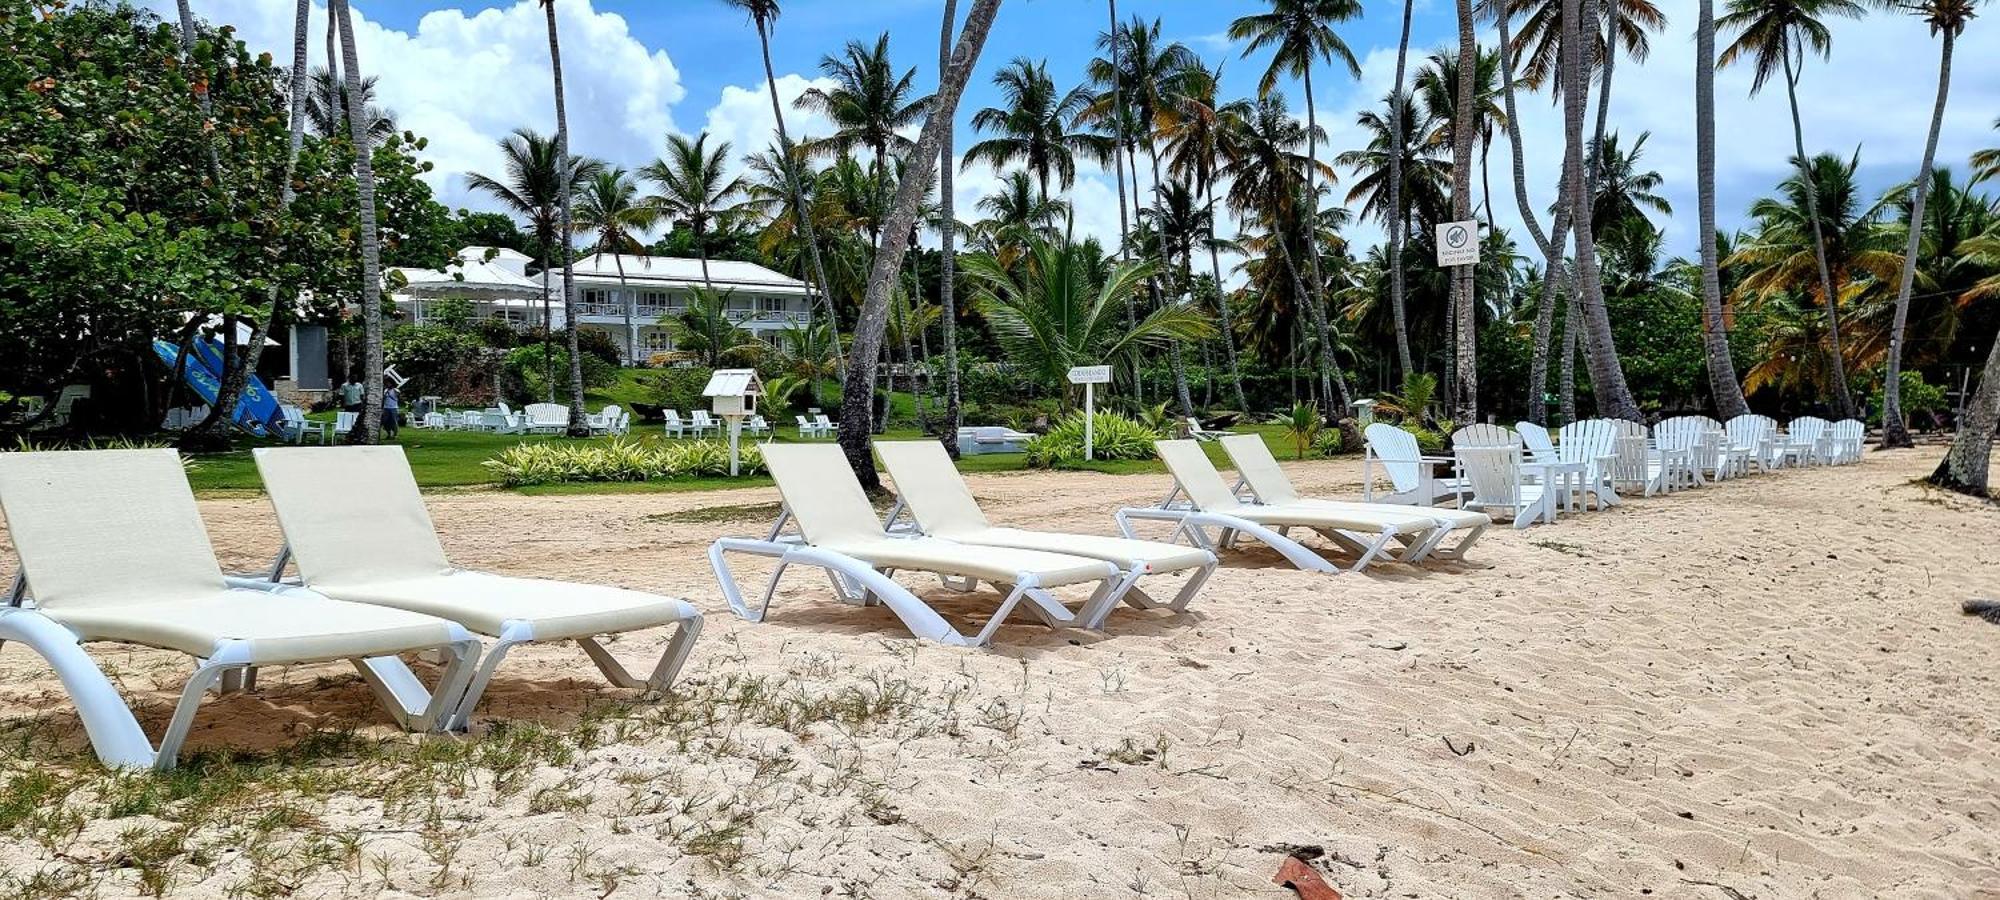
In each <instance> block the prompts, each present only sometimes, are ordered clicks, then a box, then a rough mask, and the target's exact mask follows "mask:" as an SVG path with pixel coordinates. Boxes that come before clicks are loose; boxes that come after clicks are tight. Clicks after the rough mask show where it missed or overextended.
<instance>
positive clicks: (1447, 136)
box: [1416, 7, 1507, 226]
mask: <svg viewBox="0 0 2000 900" xmlns="http://www.w3.org/2000/svg"><path fill="white" fill-rule="evenodd" d="M1475 8H1476V7H1475ZM1477 56H1478V60H1479V62H1478V65H1476V66H1474V67H1473V68H1472V72H1473V76H1472V113H1471V115H1470V116H1468V117H1467V118H1468V119H1469V120H1470V121H1471V122H1472V130H1473V139H1474V140H1475V141H1476V142H1477V143H1478V146H1479V170H1480V175H1479V178H1480V184H1481V187H1480V197H1481V199H1482V201H1483V204H1484V206H1485V207H1486V209H1485V218H1486V222H1487V224H1488V225H1489V226H1490V225H1492V224H1493V197H1492V194H1493V190H1492V178H1491V176H1490V175H1489V174H1488V172H1487V169H1488V165H1487V163H1488V160H1489V158H1490V157H1491V155H1492V150H1493V135H1494V132H1495V131H1496V130H1498V129H1500V128H1504V127H1505V126H1506V124H1507V111H1506V110H1505V109H1504V108H1502V105H1501V102H1500V86H1499V84H1498V80H1499V76H1500V55H1499V53H1497V52H1495V51H1490V50H1487V49H1485V48H1483V47H1481V48H1478V52H1477ZM1459 71H1460V69H1459V64H1458V58H1457V56H1456V55H1451V56H1447V55H1445V54H1444V53H1443V52H1441V51H1440V52H1437V53H1433V54H1431V56H1430V59H1429V60H1428V62H1427V63H1426V65H1425V66H1424V68H1423V70H1422V71H1420V72H1418V73H1417V86H1416V94H1417V98H1418V100H1419V101H1420V102H1421V103H1422V105H1423V106H1424V107H1425V108H1426V109H1428V110H1430V111H1431V118H1432V119H1433V120H1434V121H1435V122H1436V123H1437V128H1436V130H1435V131H1434V132H1433V133H1432V135H1431V137H1430V141H1431V142H1433V143H1436V144H1437V145H1438V146H1443V147H1449V146H1452V141H1453V138H1452V135H1453V134H1454V132H1453V131H1452V125H1453V124H1454V123H1455V122H1456V121H1457V120H1458V114H1457V111H1456V109H1455V107H1456V106H1457V105H1458V73H1459Z"/></svg>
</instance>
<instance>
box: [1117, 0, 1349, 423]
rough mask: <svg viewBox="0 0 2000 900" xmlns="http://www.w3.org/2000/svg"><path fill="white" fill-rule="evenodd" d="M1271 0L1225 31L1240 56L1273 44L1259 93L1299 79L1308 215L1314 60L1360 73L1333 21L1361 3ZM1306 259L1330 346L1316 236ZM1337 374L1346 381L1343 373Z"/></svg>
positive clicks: (1312, 205)
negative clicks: (1242, 43) (1281, 79)
mask: <svg viewBox="0 0 2000 900" xmlns="http://www.w3.org/2000/svg"><path fill="white" fill-rule="evenodd" d="M1270 3H1271V11H1270V12H1268V13H1253V14H1251V15H1247V16H1243V17H1241V18H1238V19H1237V20H1236V21H1234V22H1231V23H1229V32H1228V33H1229V38H1230V39H1231V40H1247V41H1249V45H1248V46H1246V47H1244V48H1243V55H1244V56H1245V57H1248V56H1249V55H1250V54H1251V53H1253V52H1256V51H1258V50H1261V49H1263V48H1265V47H1271V48H1273V53H1272V56H1271V65H1270V66H1269V67H1267V68H1266V69H1265V70H1264V76H1263V78H1261V79H1259V80H1258V82H1257V93H1258V95H1259V96H1260V97H1268V96H1270V95H1271V94H1272V92H1273V91H1274V90H1276V88H1277V84H1278V76H1279V74H1280V73H1286V74H1290V75H1293V76H1295V77H1297V78H1299V79H1300V80H1301V82H1302V86H1303V88H1304V90H1305V95H1306V129H1305V138H1306V160H1307V162H1309V163H1311V164H1312V165H1309V166H1307V167H1306V184H1305V216H1306V219H1307V220H1308V221H1310V220H1312V219H1313V217H1314V215H1315V214H1316V213H1317V212H1318V211H1319V184H1318V177H1319V176H1318V172H1317V169H1318V164H1319V138H1320V137H1321V136H1322V135H1323V134H1324V132H1322V131H1321V130H1320V128H1319V112H1318V108H1317V106H1316V105H1315V102H1314V98H1313V83H1312V69H1313V64H1314V63H1316V62H1320V61H1322V60H1324V61H1327V62H1333V61H1336V60H1337V61H1339V62H1341V63H1345V64H1346V67H1347V71H1348V74H1349V75H1350V76H1351V77H1354V78H1360V77H1361V63H1360V62H1359V61H1358V60H1356V59H1355V58H1354V51H1353V50H1351V49H1349V48H1348V46H1347V42H1346V41H1344V40H1342V39H1341V38H1340V35H1339V34H1337V33H1335V32H1334V30H1333V25H1334V23H1336V22H1346V21H1349V20H1351V19H1358V18H1360V17H1361V3H1360V0H1270ZM1156 27H1157V26H1156ZM1158 180H1159V179H1158V176H1157V174H1156V175H1155V177H1154V181H1155V182H1156V183H1157V182H1158ZM1306 262H1307V264H1308V265H1309V267H1310V270H1311V273H1312V285H1311V287H1312V294H1311V295H1310V303H1309V304H1308V307H1309V309H1308V312H1309V313H1310V314H1311V319H1312V322H1313V329H1314V332H1315V334H1316V335H1317V336H1318V338H1319V342H1320V345H1321V346H1322V347H1323V348H1330V347H1331V345H1332V343H1333V334H1332V332H1331V331H1330V330H1329V328H1328V326H1327V319H1328V315H1327V310H1326V298H1325V296H1324V294H1323V292H1324V289H1325V285H1326V279H1325V276H1324V275H1323V274H1322V273H1321V272H1320V259H1319V246H1318V244H1317V243H1316V242H1313V241H1307V242H1306ZM1326 352H1330V350H1328V351H1326ZM1340 380H1341V381H1342V382H1345V380H1346V379H1345V378H1342V379H1340ZM1339 400H1340V408H1339V409H1333V410H1329V411H1328V413H1327V414H1328V416H1329V417H1330V418H1332V419H1336V420H1338V419H1342V418H1345V417H1346V416H1347V412H1348V408H1349V407H1348V397H1347V389H1346V385H1345V384H1344V383H1343V384H1342V385H1341V390H1340V396H1339ZM1329 402H1330V401H1329Z"/></svg>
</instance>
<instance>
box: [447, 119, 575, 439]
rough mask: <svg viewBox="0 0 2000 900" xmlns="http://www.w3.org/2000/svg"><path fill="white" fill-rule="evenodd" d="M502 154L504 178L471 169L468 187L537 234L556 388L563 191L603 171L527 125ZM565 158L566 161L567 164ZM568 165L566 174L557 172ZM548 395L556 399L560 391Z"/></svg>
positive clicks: (550, 372)
mask: <svg viewBox="0 0 2000 900" xmlns="http://www.w3.org/2000/svg"><path fill="white" fill-rule="evenodd" d="M500 156H501V159H502V160H503V161H504V163H505V167H506V174H505V175H504V176H503V177H500V178H495V177H493V176H491V175H484V174H481V173H478V172H471V173H468V174H467V175H466V176H465V180H466V185H467V186H469V187H471V188H472V189H473V190H475V191H478V192H480V193H483V194H486V195H487V196H489V197H492V198H493V199H494V200H495V201H498V202H499V204H500V205H501V207H503V208H505V209H506V210H507V211H508V212H510V213H513V214H514V215H516V216H518V217H520V218H522V219H524V220H526V221H527V223H528V233H529V234H530V235H533V236H534V240H535V254H536V262H537V265H538V266H539V267H540V269H541V272H542V363H543V366H544V367H545V369H546V371H544V372H543V376H544V378H543V383H544V384H546V385H548V386H549V390H550V391H551V392H553V391H554V390H555V383H556V378H555V370H554V368H553V367H554V365H555V350H554V348H553V347H552V346H550V342H551V341H552V340H553V338H554V336H553V334H552V333H551V331H550V327H551V326H550V323H551V322H553V321H554V302H553V300H552V299H551V296H550V294H551V289H550V286H549V273H550V271H551V268H552V267H551V266H550V264H549V260H550V258H551V257H553V256H554V255H555V251H556V239H557V234H556V231H557V229H558V228H560V227H561V223H562V210H561V203H562V200H561V190H562V188H563V187H564V186H567V187H568V188H569V189H570V190H571V191H574V190H576V187H577V185H579V184H581V183H583V182H584V181H586V180H588V179H589V178H591V177H592V176H594V175H595V174H596V173H597V168H598V165H599V164H598V163H597V162H596V161H595V160H591V159H586V158H582V157H574V156H571V157H564V156H562V155H560V154H558V153H557V152H556V141H555V138H553V137H546V136H543V135H541V134H539V133H537V132H535V131H533V130H531V129H527V128H516V129H514V131H513V133H511V134H509V135H507V136H506V137H505V138H502V139H501V140H500ZM559 160H566V162H567V165H566V166H565V165H564V164H563V162H559ZM565 169H566V170H567V173H566V175H558V174H557V173H559V172H564V171H565ZM547 399H549V400H550V401H553V400H554V399H555V398H554V394H553V393H551V394H550V395H549V396H548V398H547Z"/></svg>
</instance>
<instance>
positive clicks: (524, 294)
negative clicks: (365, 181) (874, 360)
mask: <svg viewBox="0 0 2000 900" xmlns="http://www.w3.org/2000/svg"><path fill="white" fill-rule="evenodd" d="M489 253H491V254H492V256H491V258H490V259H488V254H489ZM458 259H459V261H458V262H457V263H455V264H453V265H451V266H449V267H447V268H446V269H445V270H444V271H437V270H428V269H401V270H398V271H399V272H401V274H402V276H403V278H404V280H405V281H407V282H408V287H405V288H401V289H399V290H398V291H397V292H396V293H395V295H394V296H395V301H396V307H397V311H398V312H399V313H401V314H402V315H403V316H404V317H405V321H412V322H422V321H425V320H426V318H427V315H426V314H427V312H428V310H427V307H428V306H429V304H430V302H431V301H434V300H438V299H446V298H449V299H458V300H465V301H468V302H470V303H471V304H472V307H473V311H474V313H473V314H474V315H475V316H476V317H479V318H493V319H504V320H506V321H510V322H514V323H516V324H519V325H522V326H532V325H537V324H540V322H541V319H542V291H543V283H542V280H543V276H544V274H546V276H547V279H548V291H549V296H550V305H551V313H550V324H551V325H552V326H553V327H556V328H561V327H563V325H564V323H565V322H566V321H567V317H568V315H569V314H570V312H571V311H570V310H567V309H566V308H565V305H564V303H563V296H562V270H561V269H554V270H552V271H549V272H547V273H543V274H537V275H535V276H534V277H529V276H528V274H527V268H528V266H529V264H531V263H533V262H534V260H533V259H532V258H530V257H528V256H526V255H524V254H521V253H517V252H515V251H513V250H504V249H503V250H492V249H491V248H487V247H467V248H465V249H463V250H460V251H459V253H458ZM621 264H622V266H623V269H624V273H623V278H622V286H621V278H620V273H619V269H620V266H621ZM574 269H575V277H576V294H577V304H576V308H575V310H574V313H575V315H576V324H577V328H578V329H580V330H584V331H603V332H606V333H608V334H609V335H610V336H611V342H612V343H613V344H614V345H615V346H617V347H618V348H619V349H620V350H621V351H622V350H624V349H625V348H626V347H630V346H634V345H636V346H637V347H638V348H639V352H638V359H637V360H636V362H639V363H643V362H645V361H646V360H647V359H648V358H650V357H651V356H652V355H653V354H655V353H663V352H666V351H670V350H673V349H674V340H673V331H672V329H671V328H670V327H668V326H666V325H662V324H660V320H661V318H663V317H665V316H670V315H677V314H679V313H681V312H682V311H684V310H686V309H687V305H688V301H689V300H690V299H691V298H692V297H693V295H694V289H695V288H699V287H702V286H703V285H704V283H706V282H704V280H703V278H702V266H701V260H699V259H684V258H680V257H667V256H626V255H614V254H605V253H599V254H594V255H591V256H587V257H584V258H583V259H580V260H577V262H576V265H575V267H574ZM708 281H710V282H713V283H714V285H715V289H716V291H717V292H719V293H722V294H724V295H725V296H726V297H727V298H728V300H727V307H726V310H725V315H727V316H728V317H729V319H730V321H732V322H735V323H736V324H737V326H738V327H740V328H742V329H744V330H745V331H748V332H749V333H750V334H751V336H753V337H757V338H761V339H764V340H774V339H775V338H774V333H775V332H778V331H781V330H783V329H784V328H786V327H787V326H791V325H795V324H800V325H802V324H804V323H806V322H807V321H808V310H807V303H808V294H807V291H806V283H805V282H803V281H800V280H798V279H796V278H792V277H789V276H786V275H782V274H779V273H777V272H773V271H771V270H770V269H766V268H764V267H763V266H760V265H756V264H754V263H746V262H735V261H729V260H711V261H710V262H709V264H708ZM628 308H629V310H628ZM628 311H629V313H630V316H631V323H632V324H631V326H630V327H631V330H630V332H628V331H627V326H626V316H627V314H628ZM627 362H628V363H632V362H635V361H634V360H627Z"/></svg>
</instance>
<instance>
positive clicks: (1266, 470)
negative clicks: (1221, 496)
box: [1222, 434, 1492, 562]
mask: <svg viewBox="0 0 2000 900" xmlns="http://www.w3.org/2000/svg"><path fill="white" fill-rule="evenodd" d="M1222 450H1223V452H1224V453H1227V454H1229V459H1230V461H1231V462H1233V463H1235V465H1236V473H1237V479H1238V480H1237V483H1236V485H1235V487H1234V490H1236V491H1239V492H1240V491H1242V490H1244V489H1246V488H1247V489H1249V491H1250V492H1251V493H1252V494H1254V495H1255V496H1256V498H1257V502H1259V503H1265V504H1271V505H1276V506H1284V505H1286V504H1289V503H1303V504H1306V505H1309V506H1321V505H1324V506H1332V507H1340V508H1348V507H1353V508H1360V507H1369V506H1381V507H1383V508H1384V509H1387V510H1392V511H1397V512H1409V513H1412V514H1415V515H1422V516H1426V517H1428V518H1429V519H1430V520H1431V521H1432V523H1434V524H1435V525H1436V528H1437V530H1436V531H1435V532H1434V533H1432V534H1431V535H1430V537H1428V538H1427V539H1425V540H1424V541H1422V542H1420V543H1418V544H1416V545H1414V546H1412V547H1410V549H1408V550H1406V551H1405V552H1404V554H1403V555H1402V556H1401V557H1400V559H1401V560H1402V561H1403V562H1422V561H1423V560H1425V559H1429V558H1432V557H1436V558H1438V559H1443V560H1462V559H1464V558H1465V554H1466V552H1467V551H1469V550H1471V549H1472V545H1473V544H1474V543H1476V542H1477V541H1478V540H1479V537H1480V535H1482V534H1485V533H1486V528H1487V526H1488V525H1490V524H1492V520H1491V519H1490V518H1484V517H1478V518H1477V519H1476V520H1475V522H1474V524H1473V526H1472V527H1471V528H1470V529H1467V530H1465V532H1464V533H1463V534H1460V535H1459V536H1458V540H1457V541H1455V542H1454V543H1453V544H1452V545H1451V546H1449V547H1447V546H1445V543H1444V542H1445V539H1446V538H1447V537H1450V536H1451V535H1453V534H1456V533H1458V531H1459V530H1460V528H1461V524H1462V522H1463V521H1464V520H1465V519H1466V518H1468V517H1469V516H1470V514H1469V513H1468V514H1462V515H1453V514H1452V513H1454V512H1457V511H1456V510H1443V509H1437V508H1435V507H1429V506H1401V505H1391V504H1377V503H1367V502H1365V501H1364V502H1362V503H1346V502H1342V501H1337V500H1320V499H1316V498H1311V497H1303V496H1301V495H1300V494H1299V492H1298V489H1297V488H1296V487H1294V486H1293V485H1292V481H1291V478H1290V477H1289V476H1287V475H1286V474H1285V470H1284V467H1282V466H1280V465H1278V458H1277V457H1276V456H1274V455H1272V453H1271V448H1270V446H1269V445H1267V444H1265V443H1264V439H1263V438H1262V437H1260V436H1258V435H1254V434H1239V435H1232V436H1230V437H1226V438H1223V439H1222Z"/></svg>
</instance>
